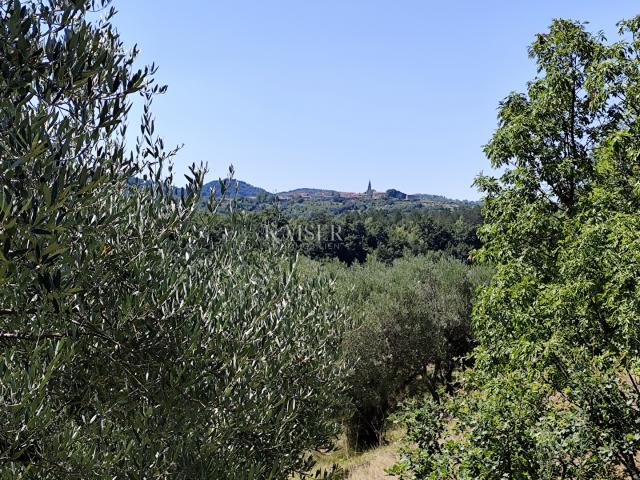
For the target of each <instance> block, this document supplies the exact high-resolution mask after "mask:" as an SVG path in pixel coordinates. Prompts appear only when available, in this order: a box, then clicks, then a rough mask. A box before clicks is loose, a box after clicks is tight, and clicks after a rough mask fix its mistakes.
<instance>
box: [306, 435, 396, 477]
mask: <svg viewBox="0 0 640 480" xmlns="http://www.w3.org/2000/svg"><path fill="white" fill-rule="evenodd" d="M404 433H405V432H404V429H402V428H399V427H398V428H394V429H393V430H391V431H389V432H388V433H387V435H386V440H387V442H386V444H385V445H382V446H380V447H378V448H374V449H371V450H367V451H366V452H352V451H349V450H348V449H347V446H346V441H345V439H344V438H343V437H342V438H340V440H339V441H338V443H337V445H336V449H335V450H334V451H332V452H330V453H326V454H325V453H317V454H315V455H314V456H315V458H316V461H317V462H318V463H317V465H316V467H315V468H314V472H315V471H330V470H331V468H332V467H333V466H334V465H336V466H337V467H338V468H339V469H340V471H342V472H344V478H345V479H348V480H382V479H384V480H389V479H391V478H393V477H392V476H391V475H389V474H387V473H386V472H385V469H386V468H389V467H392V466H393V465H394V464H395V463H396V462H398V460H400V454H399V450H400V447H401V445H402V439H403V438H404Z"/></svg>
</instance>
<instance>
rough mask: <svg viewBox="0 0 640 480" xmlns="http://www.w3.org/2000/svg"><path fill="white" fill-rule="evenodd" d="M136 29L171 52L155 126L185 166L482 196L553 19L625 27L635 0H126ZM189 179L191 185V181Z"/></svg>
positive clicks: (139, 36)
mask: <svg viewBox="0 0 640 480" xmlns="http://www.w3.org/2000/svg"><path fill="white" fill-rule="evenodd" d="M634 4H635V5H634ZM115 6H116V8H117V9H118V10H119V12H120V13H119V15H118V16H117V17H116V19H115V23H116V25H117V26H118V29H119V30H120V32H121V34H122V36H123V37H124V39H125V41H126V42H127V43H128V44H130V45H132V44H133V43H138V45H139V46H140V48H141V49H142V56H141V59H142V60H143V61H144V62H151V61H155V62H156V63H157V64H159V66H160V70H159V72H158V75H157V78H158V80H159V82H161V83H165V84H168V85H169V90H168V92H167V94H166V95H165V96H163V97H161V98H159V99H158V100H157V101H156V103H155V108H154V111H155V114H156V117H157V131H159V132H160V134H161V135H162V136H163V137H164V138H165V140H166V142H167V143H168V144H169V145H171V144H178V143H184V144H185V147H184V149H183V150H182V151H181V152H180V154H179V156H178V158H177V160H176V168H175V170H176V172H177V173H178V174H182V173H184V172H185V171H186V166H187V165H188V164H190V163H192V162H200V161H205V162H208V164H209V168H210V173H209V175H208V179H213V178H217V177H218V176H224V175H225V173H226V170H227V166H228V165H229V164H233V165H234V166H235V169H236V178H239V179H241V180H245V181H248V182H249V183H252V184H254V185H257V186H261V187H263V188H266V189H268V190H270V191H281V190H288V189H292V188H296V187H322V188H331V189H336V190H342V191H364V190H365V189H366V186H367V181H368V180H369V179H371V182H372V185H373V187H374V188H375V189H377V190H386V189H387V188H397V189H399V190H401V191H404V192H406V193H416V192H420V193H434V194H441V195H447V196H449V197H454V198H466V199H477V198H478V197H479V194H478V193H477V192H476V191H475V189H474V188H473V187H472V186H471V183H472V182H473V179H474V177H475V176H476V175H477V174H478V173H479V172H480V171H481V170H484V171H485V172H487V171H488V162H487V160H486V159H485V158H484V155H483V153H482V145H483V144H485V143H486V142H487V141H488V139H489V138H490V136H491V133H492V132H493V130H494V129H495V127H496V120H495V117H496V107H497V105H498V102H499V101H500V99H502V98H504V97H505V96H506V95H507V94H508V93H509V92H510V91H512V90H519V91H522V90H524V88H525V84H526V82H527V80H529V79H531V78H532V77H533V76H534V75H535V67H534V65H533V63H532V62H531V60H529V59H528V58H527V45H528V44H529V43H530V42H531V41H532V39H533V38H534V35H535V34H536V33H539V32H543V31H545V30H546V28H547V26H548V25H549V23H550V22H551V20H552V19H553V18H556V17H564V18H573V19H579V20H587V21H589V22H590V28H591V29H592V30H594V31H596V30H604V31H605V33H606V34H607V35H608V37H609V38H610V39H613V38H614V34H615V31H616V28H615V23H616V22H617V21H618V20H620V19H622V18H627V17H631V16H634V15H636V14H638V13H640V5H638V4H637V2H634V1H631V0H626V1H623V0H608V1H606V2H604V1H601V0H580V1H579V0H563V1H559V0H555V1H552V0H542V1H526V2H525V1H507V0H501V1H497V0H482V1H479V0H476V1H470V0H468V1H443V2H435V1H427V0H422V1H420V0H224V1H223V0H182V1H175V0H173V1H168V0H115ZM176 183H178V184H180V183H181V181H177V182H176Z"/></svg>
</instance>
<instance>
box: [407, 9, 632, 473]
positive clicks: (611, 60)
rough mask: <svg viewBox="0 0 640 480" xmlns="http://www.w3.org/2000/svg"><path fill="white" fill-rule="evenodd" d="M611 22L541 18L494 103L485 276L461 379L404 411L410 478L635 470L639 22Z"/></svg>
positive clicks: (485, 183)
mask: <svg viewBox="0 0 640 480" xmlns="http://www.w3.org/2000/svg"><path fill="white" fill-rule="evenodd" d="M619 26H620V34H621V35H623V37H622V39H621V40H620V41H618V42H616V43H613V44H608V43H606V41H605V39H604V38H603V37H602V36H601V35H592V34H590V33H588V32H587V31H586V30H585V27H584V25H583V24H580V23H576V22H572V21H567V20H556V21H554V22H553V24H552V25H551V28H550V31H549V32H548V33H545V34H542V35H539V36H538V37H537V38H536V40H535V42H534V43H533V44H532V46H531V48H530V54H531V56H532V57H533V58H534V59H535V60H536V63H537V66H538V70H539V73H540V75H539V76H538V77H536V78H535V79H534V80H533V81H531V82H530V83H529V85H528V90H527V93H526V94H511V95H510V96H509V97H507V99H506V100H505V101H504V102H503V103H502V104H501V106H500V110H499V126H498V129H497V131H496V133H495V134H494V136H493V138H492V140H491V141H490V143H489V144H488V145H487V147H486V152H487V155H488V157H489V159H490V160H491V162H492V165H493V166H494V167H505V168H506V171H505V173H504V174H503V175H502V177H501V178H500V179H494V178H488V177H481V178H480V179H479V180H478V184H479V186H480V187H481V188H482V189H483V190H484V192H485V194H486V196H485V200H484V201H485V211H484V213H485V220H486V223H485V225H484V226H483V227H482V229H481V235H482V239H483V241H484V248H483V249H482V250H481V252H480V257H481V258H482V259H484V260H485V261H488V262H491V263H493V264H495V265H496V275H495V277H494V279H493V281H492V282H491V284H490V285H489V286H488V287H486V288H484V289H483V291H482V293H481V294H480V297H479V300H478V303H477V305H476V307H475V311H474V325H475V333H476V337H477V339H478V342H479V346H478V348H477V349H476V350H475V359H476V364H475V369H474V371H473V372H472V373H471V374H469V375H468V376H467V378H466V379H465V385H464V388H463V390H462V391H461V392H460V394H459V395H458V396H456V397H453V398H451V399H450V400H449V401H448V402H447V404H446V405H445V406H444V407H443V406H441V405H435V406H434V405H425V406H424V407H421V408H419V409H418V410H414V412H413V413H412V414H411V415H410V418H411V422H410V431H411V434H410V437H411V438H412V439H413V440H414V441H416V442H417V443H418V449H417V451H415V452H414V455H413V456H412V457H411V460H410V462H409V465H410V470H412V471H413V473H414V475H415V477H417V478H431V479H495V478H514V479H556V478H575V479H611V478H632V479H639V478H640V467H639V465H638V463H637V455H638V452H639V451H640V412H639V411H638V405H639V404H640V389H639V388H638V381H639V379H638V375H639V374H640V370H639V367H640V362H639V360H640V357H639V352H640V330H639V329H638V325H637V319H638V315H639V314H640V290H639V288H638V283H637V279H638V278H640V277H639V274H640V257H639V255H638V252H640V248H639V247H640V215H639V214H638V212H639V211H640V164H639V163H638V158H639V153H638V152H640V136H639V133H640V131H639V129H638V125H639V123H638V109H637V106H638V104H639V103H638V101H639V100H640V96H639V94H640V81H639V80H640V61H639V60H638V59H639V58H640V40H639V38H640V37H639V34H640V17H637V18H635V19H632V20H630V21H625V22H621V23H620V25H619ZM431 415H435V416H437V417H438V418H439V419H440V421H439V422H433V421H432V420H431V419H430V418H428V417H430V416H431Z"/></svg>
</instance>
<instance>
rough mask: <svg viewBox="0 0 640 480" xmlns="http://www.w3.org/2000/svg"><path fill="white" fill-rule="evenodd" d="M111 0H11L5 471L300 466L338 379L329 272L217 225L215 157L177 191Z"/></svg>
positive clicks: (149, 76) (3, 329)
mask: <svg viewBox="0 0 640 480" xmlns="http://www.w3.org/2000/svg"><path fill="white" fill-rule="evenodd" d="M109 3H110V2H109V1H108V0H79V1H78V0H76V1H72V0H51V1H44V0H36V1H23V2H21V1H18V0H15V1H13V0H12V1H9V0H3V1H0V476H1V477H2V478H34V479H35V478H37V479H39V478H61V479H64V478H189V479H192V478H234V479H235V478H246V479H267V478H274V479H275V478H278V479H280V478H286V477H287V476H288V475H290V474H292V473H293V472H296V471H306V470H307V467H308V460H307V455H308V451H310V450H311V449H313V448H319V447H323V446H326V445H328V444H329V443H330V441H331V438H332V435H333V434H334V433H335V432H336V427H337V426H336V422H335V419H336V418H337V412H338V409H339V407H340V404H341V393H342V391H343V386H342V383H341V377H342V376H343V374H342V372H343V367H342V362H341V361H340V352H339V347H340V343H341V325H342V319H343V315H342V310H341V309H340V308H339V307H338V306H336V305H335V304H334V302H333V300H332V298H333V296H332V295H331V291H332V288H333V287H332V284H331V282H330V281H329V280H327V279H325V278H324V277H323V276H322V275H320V276H318V277H317V278H314V279H308V278H302V277H301V276H300V274H299V273H298V269H297V266H296V263H297V261H296V259H295V258H293V257H291V256H290V255H289V253H288V252H289V249H288V248H287V247H286V246H283V245H281V244H279V243H277V242H275V241H273V240H272V239H264V238H259V237H256V236H254V235H251V234H249V233H247V232H246V231H245V230H244V229H243V228H242V225H235V226H232V228H228V229H226V231H225V232H224V233H222V232H220V229H219V228H217V224H216V219H215V211H216V208H217V204H216V203H215V202H216V200H215V196H212V197H211V200H210V203H209V204H208V207H207V209H206V210H202V208H201V203H202V202H201V200H200V190H201V187H202V183H203V176H204V170H203V169H202V168H201V167H196V166H192V167H191V173H190V174H189V175H188V176H187V181H188V185H187V187H186V188H184V189H182V190H180V191H177V190H176V189H174V188H173V187H172V181H173V178H172V176H171V175H170V171H171V167H170V161H171V157H172V156H173V155H174V153H175V150H170V151H166V150H165V148H164V145H163V142H162V140H161V139H160V138H158V137H157V136H156V135H155V133H154V130H155V124H154V120H153V118H152V115H151V109H150V107H151V103H152V100H153V98H154V96H155V95H157V94H160V93H163V92H164V90H165V89H164V87H160V86H158V85H156V84H155V83H154V82H153V73H154V71H155V67H154V66H150V67H146V68H142V69H137V68H136V67H135V58H136V55H137V50H136V49H135V48H134V49H133V50H131V51H127V50H125V48H124V45H123V43H122V41H121V40H120V38H119V37H118V34H117V31H116V30H115V28H114V27H113V25H112V23H111V22H112V18H113V16H114V14H115V11H114V9H113V8H112V7H111V6H110V4H109ZM98 15H100V16H101V18H100V19H98V18H97V17H98ZM138 96H139V97H140V98H141V99H142V100H143V101H144V112H143V118H142V122H141V125H140V133H139V135H138V140H137V142H136V144H135V145H134V146H133V148H132V149H128V148H127V143H126V141H125V140H126V138H128V137H129V136H128V135H127V116H128V112H129V110H130V107H131V104H132V101H133V99H134V98H135V97H138ZM130 150H131V151H130ZM167 166H168V169H169V170H168V171H169V175H166V172H167V169H166V168H165V167H167Z"/></svg>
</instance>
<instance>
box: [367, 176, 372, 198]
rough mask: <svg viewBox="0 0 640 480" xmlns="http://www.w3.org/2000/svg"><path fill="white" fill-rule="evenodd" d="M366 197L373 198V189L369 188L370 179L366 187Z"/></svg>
mask: <svg viewBox="0 0 640 480" xmlns="http://www.w3.org/2000/svg"><path fill="white" fill-rule="evenodd" d="M367 198H368V199H369V200H371V199H372V198H373V190H372V188H371V180H369V186H368V187H367Z"/></svg>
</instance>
